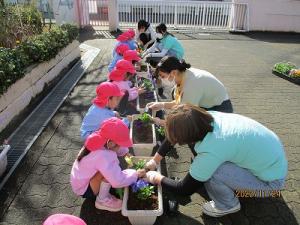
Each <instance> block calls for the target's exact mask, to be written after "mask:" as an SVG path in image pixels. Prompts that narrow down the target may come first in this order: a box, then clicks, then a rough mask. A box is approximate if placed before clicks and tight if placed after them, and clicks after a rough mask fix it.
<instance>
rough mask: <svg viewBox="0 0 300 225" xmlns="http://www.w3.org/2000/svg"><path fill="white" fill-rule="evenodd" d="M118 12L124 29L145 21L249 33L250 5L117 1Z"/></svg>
mask: <svg viewBox="0 0 300 225" xmlns="http://www.w3.org/2000/svg"><path fill="white" fill-rule="evenodd" d="M118 12H119V24H120V26H121V27H133V26H136V23H137V22H138V21H139V20H140V19H145V20H147V21H149V22H150V23H152V24H154V25H156V24H158V23H161V22H164V23H166V25H167V26H168V27H171V28H176V29H189V30H191V29H200V28H204V29H212V30H233V29H236V30H241V31H242V30H245V31H246V30H248V7H247V4H236V3H230V2H207V1H206V2H196V1H141V0H135V1H130V0H118Z"/></svg>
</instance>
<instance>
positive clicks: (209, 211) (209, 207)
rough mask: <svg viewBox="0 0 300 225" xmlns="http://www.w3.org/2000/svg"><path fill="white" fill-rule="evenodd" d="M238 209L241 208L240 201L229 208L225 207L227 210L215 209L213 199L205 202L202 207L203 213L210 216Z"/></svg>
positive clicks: (218, 215)
mask: <svg viewBox="0 0 300 225" xmlns="http://www.w3.org/2000/svg"><path fill="white" fill-rule="evenodd" d="M240 209H241V205H240V203H238V204H237V205H236V206H234V207H232V208H231V209H227V210H222V209H217V208H216V206H215V202H214V201H210V202H206V203H204V205H203V207H202V210H203V213H204V214H206V215H209V216H212V217H221V216H225V215H227V214H230V213H235V212H237V211H239V210H240Z"/></svg>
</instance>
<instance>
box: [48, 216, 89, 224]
mask: <svg viewBox="0 0 300 225" xmlns="http://www.w3.org/2000/svg"><path fill="white" fill-rule="evenodd" d="M43 225H86V223H85V222H84V221H83V220H82V219H80V218H78V217H76V216H72V215H68V214H54V215H51V216H49V217H48V218H47V219H46V220H45V221H44V223H43Z"/></svg>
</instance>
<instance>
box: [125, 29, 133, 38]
mask: <svg viewBox="0 0 300 225" xmlns="http://www.w3.org/2000/svg"><path fill="white" fill-rule="evenodd" d="M125 33H127V34H128V36H129V37H130V38H131V39H132V38H134V37H135V32H134V30H133V29H129V30H127V31H126V32H125Z"/></svg>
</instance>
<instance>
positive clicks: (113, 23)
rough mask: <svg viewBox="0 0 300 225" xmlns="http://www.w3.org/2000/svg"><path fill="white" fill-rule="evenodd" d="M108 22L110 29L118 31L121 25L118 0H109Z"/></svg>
mask: <svg viewBox="0 0 300 225" xmlns="http://www.w3.org/2000/svg"><path fill="white" fill-rule="evenodd" d="M108 23H109V31H116V30H117V29H118V27H119V9H118V0H109V1H108Z"/></svg>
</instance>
